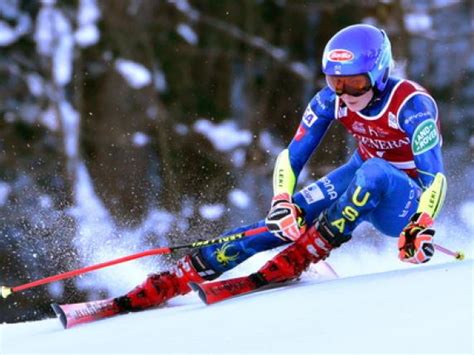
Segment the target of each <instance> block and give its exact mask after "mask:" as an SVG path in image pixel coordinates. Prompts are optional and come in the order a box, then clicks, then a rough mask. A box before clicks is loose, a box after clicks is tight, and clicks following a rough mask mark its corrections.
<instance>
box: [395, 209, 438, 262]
mask: <svg viewBox="0 0 474 355" xmlns="http://www.w3.org/2000/svg"><path fill="white" fill-rule="evenodd" d="M432 225H433V219H432V218H431V217H430V215H429V214H428V213H426V212H417V213H415V214H414V215H413V217H412V218H411V221H410V223H409V224H408V225H407V226H406V227H405V229H403V231H402V233H401V234H400V238H399V239H398V250H399V253H398V257H399V258H400V260H402V261H405V262H409V263H413V264H421V263H426V262H428V261H429V260H430V259H431V257H432V256H433V254H434V246H433V236H434V234H435V231H434V229H431V228H430V227H431V226H432Z"/></svg>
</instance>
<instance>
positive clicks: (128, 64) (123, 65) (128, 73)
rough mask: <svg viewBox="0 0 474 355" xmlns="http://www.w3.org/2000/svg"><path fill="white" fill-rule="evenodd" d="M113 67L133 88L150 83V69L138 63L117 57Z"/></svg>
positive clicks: (139, 87)
mask: <svg viewBox="0 0 474 355" xmlns="http://www.w3.org/2000/svg"><path fill="white" fill-rule="evenodd" d="M115 69H116V70H117V71H118V72H119V73H120V75H122V77H123V78H124V79H125V80H126V81H127V83H128V84H129V85H130V86H131V87H132V88H134V89H141V88H143V87H145V86H147V85H148V84H150V83H151V80H152V77H151V73H150V71H149V70H148V69H147V68H146V67H145V66H143V65H141V64H139V63H135V62H132V61H130V60H126V59H117V60H116V61H115Z"/></svg>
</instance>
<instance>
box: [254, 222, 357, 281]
mask: <svg viewBox="0 0 474 355" xmlns="http://www.w3.org/2000/svg"><path fill="white" fill-rule="evenodd" d="M350 238H351V236H350V235H341V234H337V233H334V231H332V230H331V229H330V228H329V223H328V221H327V217H326V215H325V214H324V213H323V214H321V216H320V217H319V220H318V221H317V223H316V225H315V226H312V227H311V228H309V229H308V230H307V231H306V232H305V233H304V234H303V235H302V236H301V237H300V238H299V239H298V240H297V241H296V242H294V243H293V244H292V245H290V246H289V247H288V248H286V249H285V250H283V251H282V252H280V253H279V254H277V255H276V256H275V257H274V258H273V259H272V260H270V261H268V262H267V263H266V264H265V265H264V266H263V267H262V268H261V269H260V270H259V271H258V272H256V273H255V274H253V278H254V280H255V281H257V283H258V284H260V285H259V286H263V285H265V284H268V283H271V282H284V281H288V280H291V279H296V278H298V277H299V276H300V275H301V274H302V273H303V271H305V270H306V269H307V268H308V266H309V265H310V264H312V263H317V262H318V261H321V260H324V259H326V258H327V257H328V256H329V253H330V251H331V250H332V249H334V248H337V247H339V246H340V245H341V244H342V243H345V242H347V241H348V240H349V239H350Z"/></svg>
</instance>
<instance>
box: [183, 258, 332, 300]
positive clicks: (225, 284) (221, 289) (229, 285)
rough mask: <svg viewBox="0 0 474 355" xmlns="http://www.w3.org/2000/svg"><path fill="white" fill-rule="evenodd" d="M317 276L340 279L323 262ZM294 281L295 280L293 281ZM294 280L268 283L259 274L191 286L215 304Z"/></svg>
mask: <svg viewBox="0 0 474 355" xmlns="http://www.w3.org/2000/svg"><path fill="white" fill-rule="evenodd" d="M318 265H319V268H318V270H317V271H316V272H317V274H319V275H321V276H322V277H324V279H325V280H333V279H337V278H339V276H338V274H337V273H336V271H334V269H333V268H332V267H331V265H329V264H328V263H326V262H324V261H321V262H320V263H318ZM293 281H294V280H293ZM290 282H292V280H289V281H286V282H276V283H275V282H274V283H267V282H266V281H265V280H264V279H263V277H262V276H261V275H260V274H259V273H258V272H256V273H254V274H251V275H248V276H243V277H236V278H233V279H227V280H223V281H214V282H205V283H201V284H197V283H194V282H190V283H189V286H190V287H191V288H192V289H193V290H194V291H196V292H197V293H198V295H199V298H200V299H201V300H202V301H203V302H204V303H206V304H213V303H216V302H220V301H224V300H226V299H229V298H232V297H236V296H241V295H245V294H248V293H251V292H255V291H260V290H267V289H270V288H275V287H281V286H285V285H288V283H290Z"/></svg>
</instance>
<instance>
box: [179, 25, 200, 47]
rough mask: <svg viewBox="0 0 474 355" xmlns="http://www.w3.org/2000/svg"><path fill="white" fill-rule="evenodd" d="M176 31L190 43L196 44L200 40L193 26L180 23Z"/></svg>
mask: <svg viewBox="0 0 474 355" xmlns="http://www.w3.org/2000/svg"><path fill="white" fill-rule="evenodd" d="M176 32H178V34H179V35H180V36H181V37H182V38H183V39H184V40H185V41H186V42H188V43H189V44H192V45H196V44H197V42H198V36H197V34H196V32H194V30H193V29H192V28H191V26H189V25H187V24H184V23H180V24H179V25H178V27H177V28H176Z"/></svg>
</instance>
